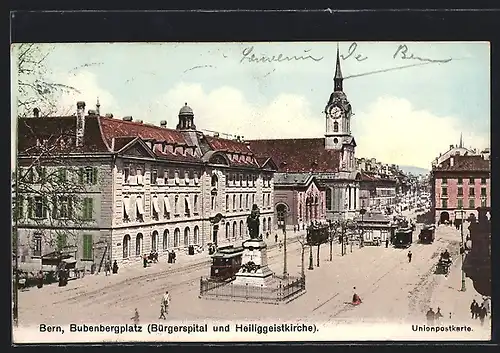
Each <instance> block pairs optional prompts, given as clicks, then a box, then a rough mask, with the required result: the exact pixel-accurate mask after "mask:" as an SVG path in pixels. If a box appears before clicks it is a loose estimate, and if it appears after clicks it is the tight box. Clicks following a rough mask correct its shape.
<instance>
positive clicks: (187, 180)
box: [184, 171, 189, 185]
mask: <svg viewBox="0 0 500 353" xmlns="http://www.w3.org/2000/svg"><path fill="white" fill-rule="evenodd" d="M184 182H185V183H186V185H189V171H186V172H184Z"/></svg>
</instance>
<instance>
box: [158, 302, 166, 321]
mask: <svg viewBox="0 0 500 353" xmlns="http://www.w3.org/2000/svg"><path fill="white" fill-rule="evenodd" d="M158 319H163V320H166V319H167V318H166V317H165V305H163V303H161V305H160V317H159V318H158Z"/></svg>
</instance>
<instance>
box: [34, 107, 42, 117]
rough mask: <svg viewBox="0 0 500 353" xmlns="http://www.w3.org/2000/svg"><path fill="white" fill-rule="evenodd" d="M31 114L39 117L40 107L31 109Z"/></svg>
mask: <svg viewBox="0 0 500 353" xmlns="http://www.w3.org/2000/svg"><path fill="white" fill-rule="evenodd" d="M33 116H34V117H35V118H38V117H40V109H38V108H34V109H33Z"/></svg>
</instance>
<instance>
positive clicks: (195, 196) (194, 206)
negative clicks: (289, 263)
mask: <svg viewBox="0 0 500 353" xmlns="http://www.w3.org/2000/svg"><path fill="white" fill-rule="evenodd" d="M193 212H194V213H198V195H194V202H193Z"/></svg>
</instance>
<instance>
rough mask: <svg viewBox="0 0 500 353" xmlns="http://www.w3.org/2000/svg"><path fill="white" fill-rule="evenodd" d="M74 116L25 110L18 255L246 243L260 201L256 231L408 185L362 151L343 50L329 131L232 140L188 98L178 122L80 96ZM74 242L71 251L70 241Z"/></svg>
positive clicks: (86, 257)
mask: <svg viewBox="0 0 500 353" xmlns="http://www.w3.org/2000/svg"><path fill="white" fill-rule="evenodd" d="M76 108H77V109H76V114H75V115H72V116H58V117H41V116H39V111H38V110H36V109H35V110H34V112H33V117H30V118H20V119H19V120H18V168H17V169H18V175H17V176H16V177H17V179H18V181H17V189H16V191H17V192H16V204H15V207H16V211H17V212H16V217H17V229H16V233H17V238H16V239H17V242H18V247H17V248H18V249H19V253H18V256H19V258H20V259H21V262H37V261H40V258H41V257H43V255H44V254H48V253H50V252H51V251H53V250H54V249H71V251H72V252H73V256H75V258H76V260H77V261H78V262H79V263H80V264H83V265H87V264H90V263H96V262H100V263H102V261H103V259H104V258H110V259H111V260H117V261H118V262H119V263H121V262H126V261H130V260H132V259H137V258H140V256H141V255H143V254H144V253H148V252H150V251H151V250H155V251H158V252H159V253H160V254H161V253H164V252H166V251H168V250H171V249H181V248H186V247H188V246H190V245H200V246H206V245H207V244H210V243H213V244H217V245H224V244H235V243H240V242H241V241H242V240H243V239H245V238H246V237H247V232H248V231H247V226H246V217H247V216H248V214H249V212H250V209H251V208H252V205H254V204H256V205H257V206H259V208H260V214H261V217H260V220H261V224H260V227H261V233H262V235H263V236H265V234H266V233H271V232H273V231H275V230H276V229H277V228H283V227H292V226H298V227H301V228H302V227H304V226H305V225H306V224H309V223H311V222H312V221H324V220H326V219H332V220H334V219H338V218H341V217H342V218H354V217H355V216H356V215H357V214H359V210H360V209H362V208H365V207H370V206H380V205H385V204H388V205H389V204H392V203H394V202H395V200H394V198H395V196H396V195H397V194H398V193H399V192H403V191H404V190H406V189H407V188H408V183H407V181H406V179H405V176H404V174H403V173H402V172H401V171H399V170H398V169H397V168H396V167H395V166H391V168H385V169H384V168H380V167H379V164H377V163H376V162H373V163H372V161H371V160H370V161H365V160H357V159H356V158H355V147H356V141H355V139H354V137H353V135H352V133H351V128H350V126H351V117H352V107H351V104H350V103H349V101H348V99H347V96H346V94H345V93H344V92H343V77H342V72H341V67H340V58H339V53H338V51H337V63H336V69H335V76H334V89H333V92H332V93H331V95H330V97H329V99H328V101H327V104H326V106H325V109H324V114H325V120H326V131H325V136H324V137H322V138H308V139H273V140H251V141H242V140H241V139H225V138H220V137H219V136H218V135H214V136H209V135H207V134H204V133H203V132H201V131H200V130H199V129H197V128H196V125H195V115H194V112H193V110H192V109H191V108H190V107H189V106H188V105H187V103H186V104H185V105H184V106H183V107H182V108H181V109H180V111H179V115H178V122H177V126H176V128H175V129H172V128H167V122H166V121H162V122H161V123H160V125H152V124H148V123H144V122H142V121H137V120H136V121H134V119H133V118H132V117H123V118H121V119H119V118H115V117H114V116H113V115H112V114H105V115H104V116H102V115H101V114H100V105H99V102H97V105H96V107H95V109H91V110H88V111H86V104H85V102H78V103H77V106H76ZM68 251H69V250H68Z"/></svg>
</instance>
